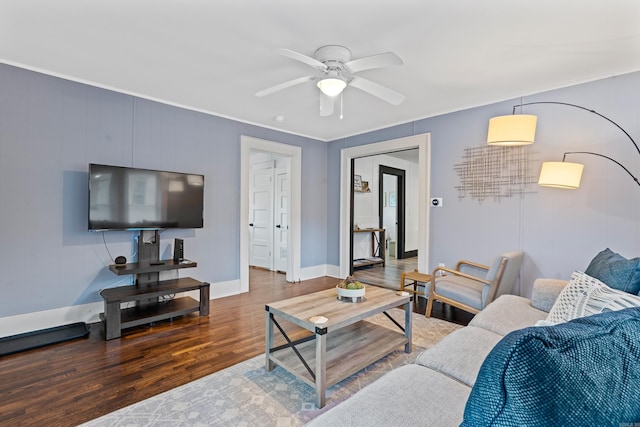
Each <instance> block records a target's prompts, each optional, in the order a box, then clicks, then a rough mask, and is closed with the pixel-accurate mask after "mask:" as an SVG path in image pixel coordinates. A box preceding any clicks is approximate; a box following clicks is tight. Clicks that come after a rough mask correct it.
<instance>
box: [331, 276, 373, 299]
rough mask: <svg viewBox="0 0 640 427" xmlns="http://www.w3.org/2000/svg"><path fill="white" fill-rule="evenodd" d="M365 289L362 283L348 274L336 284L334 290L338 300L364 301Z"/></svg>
mask: <svg viewBox="0 0 640 427" xmlns="http://www.w3.org/2000/svg"><path fill="white" fill-rule="evenodd" d="M365 291H366V288H365V287H364V285H363V284H362V283H361V282H359V281H358V280H356V279H355V278H353V277H352V276H348V277H347V278H346V279H344V280H343V281H341V282H340V283H338V284H337V285H336V292H337V293H338V300H340V301H345V302H362V301H364V294H365Z"/></svg>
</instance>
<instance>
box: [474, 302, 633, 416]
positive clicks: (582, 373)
mask: <svg viewBox="0 0 640 427" xmlns="http://www.w3.org/2000/svg"><path fill="white" fill-rule="evenodd" d="M639 390H640V308H638V307H636V308H629V309H625V310H620V311H612V312H607V313H602V314H596V315H593V316H588V317H583V318H580V319H575V320H572V321H570V322H567V323H562V324H559V325H555V326H549V327H530V328H525V329H521V330H518V331H514V332H512V333H510V334H508V335H507V336H505V337H504V338H503V339H502V340H501V341H500V342H499V343H498V344H497V345H496V346H495V347H494V348H493V350H492V351H491V352H490V353H489V355H488V356H487V358H486V359H485V361H484V363H483V364H482V367H481V368H480V371H479V373H478V378H477V379H476V382H475V385H474V387H473V388H472V390H471V394H470V395H469V399H468V400H467V404H466V407H465V411H464V421H463V423H462V426H464V427H472V426H473V427H478V426H531V427H533V426H540V427H543V426H544V427H548V426H564V427H574V426H575V427H583V426H612V427H619V426H621V425H629V424H630V425H637V424H634V423H640V398H639Z"/></svg>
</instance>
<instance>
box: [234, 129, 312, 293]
mask: <svg viewBox="0 0 640 427" xmlns="http://www.w3.org/2000/svg"><path fill="white" fill-rule="evenodd" d="M252 151H259V152H265V153H274V154H278V155H281V156H285V157H289V158H290V159H291V162H290V171H289V172H290V179H289V184H290V187H289V200H290V205H289V215H290V216H289V235H288V237H287V239H288V242H287V243H288V245H287V246H288V248H289V259H288V268H287V274H286V280H287V282H295V281H296V278H299V277H300V259H301V239H300V235H301V211H302V208H301V198H302V185H301V183H302V148H301V147H296V146H293V145H288V144H283V143H280V142H274V141H268V140H266V139H259V138H254V137H251V136H246V135H241V136H240V254H239V259H240V292H248V291H249V171H250V167H251V166H250V157H251V152H252Z"/></svg>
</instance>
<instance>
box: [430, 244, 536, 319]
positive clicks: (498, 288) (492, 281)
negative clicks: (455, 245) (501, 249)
mask: <svg viewBox="0 0 640 427" xmlns="http://www.w3.org/2000/svg"><path fill="white" fill-rule="evenodd" d="M523 257H524V253H523V252H520V251H513V252H507V253H504V254H502V255H499V256H498V257H496V259H495V260H494V262H493V264H492V265H491V266H487V265H483V264H479V263H476V262H472V261H466V260H462V261H459V262H458V264H457V265H456V268H455V270H454V269H450V268H446V267H437V268H436V269H435V270H433V272H432V273H431V282H430V283H429V286H428V288H429V289H427V298H428V300H427V309H426V312H425V315H426V316H427V317H431V310H432V309H433V302H434V301H436V300H437V301H441V302H443V303H445V304H449V305H451V306H454V307H457V308H459V309H461V310H464V311H468V312H470V313H473V314H476V313H478V312H480V310H482V309H483V308H485V307H486V306H487V304H489V303H490V302H491V301H493V300H494V299H495V298H497V297H498V296H500V295H502V294H508V293H511V292H513V288H514V286H515V283H516V281H517V280H518V275H519V274H520V266H521V264H522V259H523Z"/></svg>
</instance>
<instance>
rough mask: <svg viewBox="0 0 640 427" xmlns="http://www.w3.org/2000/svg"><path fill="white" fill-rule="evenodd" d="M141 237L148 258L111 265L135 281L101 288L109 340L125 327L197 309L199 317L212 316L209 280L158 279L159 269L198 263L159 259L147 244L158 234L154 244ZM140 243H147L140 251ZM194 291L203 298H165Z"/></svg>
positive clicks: (155, 251) (118, 273) (188, 278)
mask: <svg viewBox="0 0 640 427" xmlns="http://www.w3.org/2000/svg"><path fill="white" fill-rule="evenodd" d="M142 237H143V232H141V233H140V238H139V239H140V240H139V244H138V246H139V249H138V251H139V253H145V254H147V257H146V258H147V259H146V260H144V261H143V262H140V263H130V264H124V265H110V266H109V270H110V271H112V272H113V273H114V274H117V275H118V276H122V275H127V274H133V275H135V284H134V285H133V286H119V287H116V288H107V289H103V290H102V291H100V296H102V298H103V299H104V313H100V318H101V319H102V321H103V322H104V324H105V337H106V339H107V340H110V339H114V338H119V337H120V336H121V335H122V330H123V329H126V328H132V327H134V326H139V325H144V324H147V323H152V322H157V321H160V320H165V319H172V318H174V317H178V316H182V315H185V314H188V313H193V312H196V311H199V312H200V316H208V315H209V283H206V282H201V281H199V280H196V279H193V278H191V277H183V278H179V279H170V280H159V278H158V277H159V272H160V271H166V270H176V269H181V268H193V267H196V266H197V265H198V264H197V263H195V262H193V261H188V260H183V261H176V260H172V259H167V260H158V258H157V253H158V252H157V250H154V248H151V249H150V248H148V247H147V246H148V245H155V246H156V247H157V246H158V240H159V239H158V233H157V232H155V239H152V240H153V242H152V243H148V241H144V243H141V242H142V241H143V240H142ZM140 245H144V246H145V248H144V250H141V249H142V248H140ZM194 290H199V291H200V301H196V300H195V299H193V298H191V297H189V296H186V297H181V298H173V297H171V298H169V299H167V300H166V301H165V300H163V297H167V296H175V294H179V293H182V292H189V291H194ZM131 302H134V303H135V306H133V307H126V308H123V307H122V304H123V303H131Z"/></svg>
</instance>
